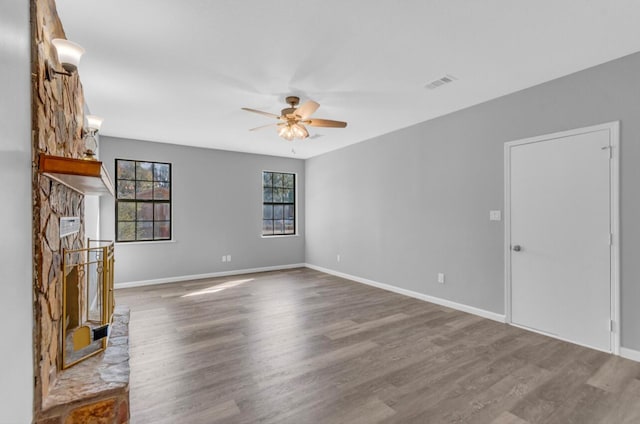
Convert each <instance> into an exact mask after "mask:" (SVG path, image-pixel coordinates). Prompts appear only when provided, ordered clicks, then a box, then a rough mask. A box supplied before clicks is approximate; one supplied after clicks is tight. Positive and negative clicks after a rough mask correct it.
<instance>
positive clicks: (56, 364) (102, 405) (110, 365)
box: [30, 0, 129, 424]
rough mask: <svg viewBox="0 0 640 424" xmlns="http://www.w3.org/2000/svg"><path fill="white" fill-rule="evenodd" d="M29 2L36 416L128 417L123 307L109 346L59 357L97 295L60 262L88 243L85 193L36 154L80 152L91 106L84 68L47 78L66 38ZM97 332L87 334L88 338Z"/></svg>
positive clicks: (42, 4) (49, 3)
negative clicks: (67, 226) (44, 168)
mask: <svg viewBox="0 0 640 424" xmlns="http://www.w3.org/2000/svg"><path fill="white" fill-rule="evenodd" d="M30 8H31V49H32V52H31V57H32V66H31V73H32V74H31V76H32V163H33V166H32V188H33V193H32V194H33V195H32V202H33V225H32V228H33V267H34V268H33V269H34V272H33V274H34V281H33V313H34V330H33V331H34V334H33V346H34V361H33V367H34V376H35V381H34V385H35V387H34V422H36V423H47V424H54V423H56V424H58V423H60V424H61V423H65V424H66V423H76V422H77V423H83V422H101V423H127V422H128V420H129V362H128V320H129V318H128V317H129V315H128V310H127V309H126V308H119V309H118V308H116V310H115V311H114V313H113V325H112V328H111V335H110V337H109V342H108V344H107V343H105V344H104V348H106V350H104V351H99V352H96V354H95V355H93V356H91V357H90V358H89V359H86V360H84V361H82V362H79V363H77V364H75V365H73V366H71V365H69V363H68V364H67V365H69V366H65V363H64V362H63V357H64V356H65V355H64V349H65V346H66V345H68V344H67V343H66V341H65V338H64V337H63V335H64V334H65V330H72V329H74V328H79V327H81V326H83V325H88V324H87V323H88V322H89V321H92V319H91V318H92V317H91V314H92V305H91V304H90V302H89V300H88V299H89V298H90V297H91V295H96V294H97V293H95V292H94V293H91V290H92V288H91V287H92V286H91V284H90V281H88V280H87V276H88V275H89V273H88V272H86V270H84V269H83V268H78V267H69V268H65V266H64V265H63V263H64V252H67V251H79V250H80V249H86V248H88V247H89V246H88V242H87V240H86V239H85V234H84V222H83V220H84V194H83V192H82V191H81V190H77V189H74V188H72V187H71V186H69V185H68V184H64V183H62V182H60V181H58V180H56V179H55V178H51V177H50V176H49V175H45V174H44V173H43V172H41V169H40V167H41V162H40V159H41V158H42V157H43V156H45V155H49V156H51V157H59V158H66V159H70V160H73V159H81V158H82V157H83V155H84V151H85V146H84V143H83V140H82V128H83V126H84V120H85V111H86V110H88V108H87V106H86V105H85V99H84V95H83V91H82V84H81V82H80V77H79V74H81V71H80V72H79V73H74V74H73V75H71V76H57V77H53V78H47V72H46V63H47V62H49V63H51V64H52V65H54V66H55V67H56V68H58V69H60V64H59V63H58V62H57V55H56V54H55V50H54V48H53V46H52V44H51V40H52V39H54V38H66V36H65V33H64V29H63V27H62V24H61V22H60V19H59V17H58V14H57V11H56V6H55V2H54V0H31V2H30ZM63 217H75V218H77V219H79V220H80V226H79V229H78V231H77V232H75V233H72V234H69V235H62V236H61V232H60V222H61V218H63ZM94 291H95V290H94ZM65 297H66V300H67V301H66V302H64V300H65ZM93 298H95V296H94V297H93ZM104 300H105V299H104V298H103V299H102V301H104ZM64 304H66V305H67V308H66V310H65V308H64V307H63V305H64ZM93 318H95V316H94V317H93ZM93 321H95V320H93ZM96 322H98V321H96ZM96 326H98V324H96ZM72 333H73V332H72ZM94 337H95V336H94V335H93V334H92V335H91V338H94ZM72 338H73V335H72ZM105 340H106V339H105Z"/></svg>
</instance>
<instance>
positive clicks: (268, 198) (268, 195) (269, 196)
mask: <svg viewBox="0 0 640 424" xmlns="http://www.w3.org/2000/svg"><path fill="white" fill-rule="evenodd" d="M262 199H263V200H262V201H263V202H273V192H272V190H271V189H270V188H264V189H263V190H262Z"/></svg>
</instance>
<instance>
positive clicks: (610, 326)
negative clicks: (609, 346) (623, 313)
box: [609, 319, 615, 333]
mask: <svg viewBox="0 0 640 424" xmlns="http://www.w3.org/2000/svg"><path fill="white" fill-rule="evenodd" d="M614 328H615V326H614V325H613V320H612V319H610V320H609V332H610V333H613V332H614Z"/></svg>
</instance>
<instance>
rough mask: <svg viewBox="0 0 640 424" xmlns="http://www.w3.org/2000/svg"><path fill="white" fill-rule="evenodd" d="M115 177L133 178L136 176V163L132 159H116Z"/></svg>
mask: <svg viewBox="0 0 640 424" xmlns="http://www.w3.org/2000/svg"><path fill="white" fill-rule="evenodd" d="M116 163H117V168H118V169H117V170H116V178H118V179H123V180H134V179H135V178H136V163H135V162H134V161H132V160H118V161H117V162H116Z"/></svg>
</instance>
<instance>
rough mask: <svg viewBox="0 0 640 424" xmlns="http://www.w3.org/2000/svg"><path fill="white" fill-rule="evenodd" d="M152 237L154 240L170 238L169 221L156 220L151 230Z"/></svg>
mask: <svg viewBox="0 0 640 424" xmlns="http://www.w3.org/2000/svg"><path fill="white" fill-rule="evenodd" d="M153 238H154V239H155V240H167V239H170V238H171V223H170V222H168V221H166V222H156V225H155V227H154V231H153Z"/></svg>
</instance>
